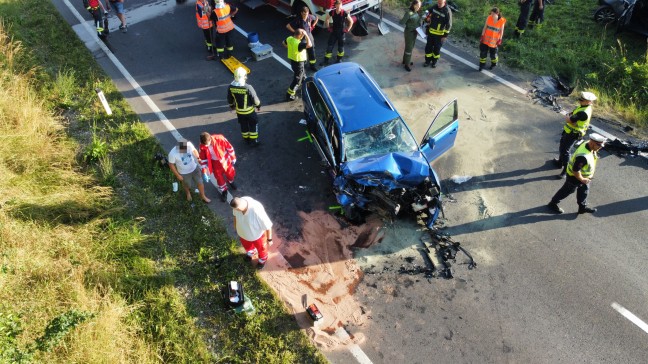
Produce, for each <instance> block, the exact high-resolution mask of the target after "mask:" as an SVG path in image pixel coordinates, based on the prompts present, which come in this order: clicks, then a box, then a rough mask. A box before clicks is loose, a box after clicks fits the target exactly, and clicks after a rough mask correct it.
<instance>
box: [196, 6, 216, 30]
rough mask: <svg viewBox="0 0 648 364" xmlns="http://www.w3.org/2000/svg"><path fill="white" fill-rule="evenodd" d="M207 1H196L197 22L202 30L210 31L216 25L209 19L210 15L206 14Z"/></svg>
mask: <svg viewBox="0 0 648 364" xmlns="http://www.w3.org/2000/svg"><path fill="white" fill-rule="evenodd" d="M205 1H206V0H196V22H197V23H198V28H200V29H209V28H211V27H213V26H214V23H212V21H211V20H210V19H209V14H208V13H206V12H205Z"/></svg>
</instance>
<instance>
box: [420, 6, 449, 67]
mask: <svg viewBox="0 0 648 364" xmlns="http://www.w3.org/2000/svg"><path fill="white" fill-rule="evenodd" d="M427 11H428V16H427V17H426V18H425V22H426V23H427V43H426V44H425V63H423V67H427V66H432V67H436V64H437V61H438V60H439V58H441V46H443V43H444V42H445V41H446V39H448V34H450V28H452V11H450V8H449V7H448V6H447V5H446V0H437V4H436V5H433V6H431V7H430V8H429V9H428V10H427Z"/></svg>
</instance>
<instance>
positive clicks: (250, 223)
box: [230, 196, 272, 269]
mask: <svg viewBox="0 0 648 364" xmlns="http://www.w3.org/2000/svg"><path fill="white" fill-rule="evenodd" d="M230 206H231V207H232V209H233V214H234V227H235V228H236V234H237V235H238V236H239V239H240V240H241V244H242V245H243V248H244V249H245V260H247V261H252V258H253V257H254V254H257V253H258V254H259V260H258V261H257V263H258V264H257V269H263V267H265V264H266V261H267V260H268V246H269V245H272V221H270V218H269V217H268V214H267V213H266V211H265V209H264V208H263V205H262V204H261V203H260V202H259V201H257V200H255V199H253V198H252V197H247V196H246V197H234V198H233V199H232V201H230Z"/></svg>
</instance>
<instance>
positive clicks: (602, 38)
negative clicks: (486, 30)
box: [399, 0, 648, 131]
mask: <svg viewBox="0 0 648 364" xmlns="http://www.w3.org/2000/svg"><path fill="white" fill-rule="evenodd" d="M399 2H400V3H401V5H400V6H402V7H405V6H407V5H405V4H406V3H407V4H408V5H409V2H408V1H403V0H399ZM434 2H435V3H436V1H434ZM454 2H455V3H456V4H458V5H459V12H457V13H454V17H453V29H452V32H451V37H462V38H465V39H469V40H471V41H473V42H474V45H475V52H476V53H477V47H478V45H479V44H478V43H479V36H480V35H481V31H482V28H483V26H484V22H485V21H486V16H487V15H488V13H489V11H490V9H491V8H492V7H493V6H497V7H499V8H500V9H501V11H502V14H503V16H504V17H505V18H506V19H507V23H506V27H505V35H504V42H503V45H502V46H501V47H500V53H499V57H500V60H501V61H502V63H503V64H505V65H507V66H510V67H513V68H518V69H521V70H524V71H528V72H531V73H534V74H538V75H551V76H554V77H559V78H561V79H563V80H565V81H567V82H568V83H569V84H570V85H572V86H574V87H576V90H577V91H578V90H590V91H594V92H595V93H596V94H597V95H598V96H599V100H598V101H597V113H598V114H599V116H600V115H601V113H602V112H603V111H606V112H609V113H610V114H612V115H611V116H612V117H613V118H621V119H623V120H624V121H625V122H628V123H630V124H633V125H635V126H638V127H640V128H643V129H644V131H645V129H646V128H647V127H648V107H647V106H646V105H648V49H647V46H648V43H646V39H645V37H640V36H638V35H635V34H632V33H621V34H619V35H618V38H617V36H616V35H615V26H614V25H611V26H609V27H608V28H606V27H604V26H602V25H600V24H597V23H595V22H594V20H593V19H592V17H593V14H594V11H595V10H596V8H597V7H598V3H597V2H596V1H595V0H558V1H554V4H551V5H546V7H545V22H544V23H543V24H541V25H540V26H536V27H534V28H533V29H529V28H527V30H526V32H525V33H524V35H523V36H522V37H521V38H519V39H518V38H515V37H514V35H513V32H514V30H515V24H516V22H517V18H518V15H519V7H518V5H517V1H515V0H508V1H501V2H498V1H483V0H480V1H475V0H454Z"/></svg>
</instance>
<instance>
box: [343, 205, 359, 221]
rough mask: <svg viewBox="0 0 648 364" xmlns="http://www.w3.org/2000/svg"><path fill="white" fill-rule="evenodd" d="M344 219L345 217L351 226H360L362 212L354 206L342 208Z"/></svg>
mask: <svg viewBox="0 0 648 364" xmlns="http://www.w3.org/2000/svg"><path fill="white" fill-rule="evenodd" d="M344 217H346V219H347V220H349V222H350V223H352V224H353V225H360V224H362V223H364V216H363V214H362V210H360V209H359V208H358V207H357V206H354V205H351V206H346V207H344Z"/></svg>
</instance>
